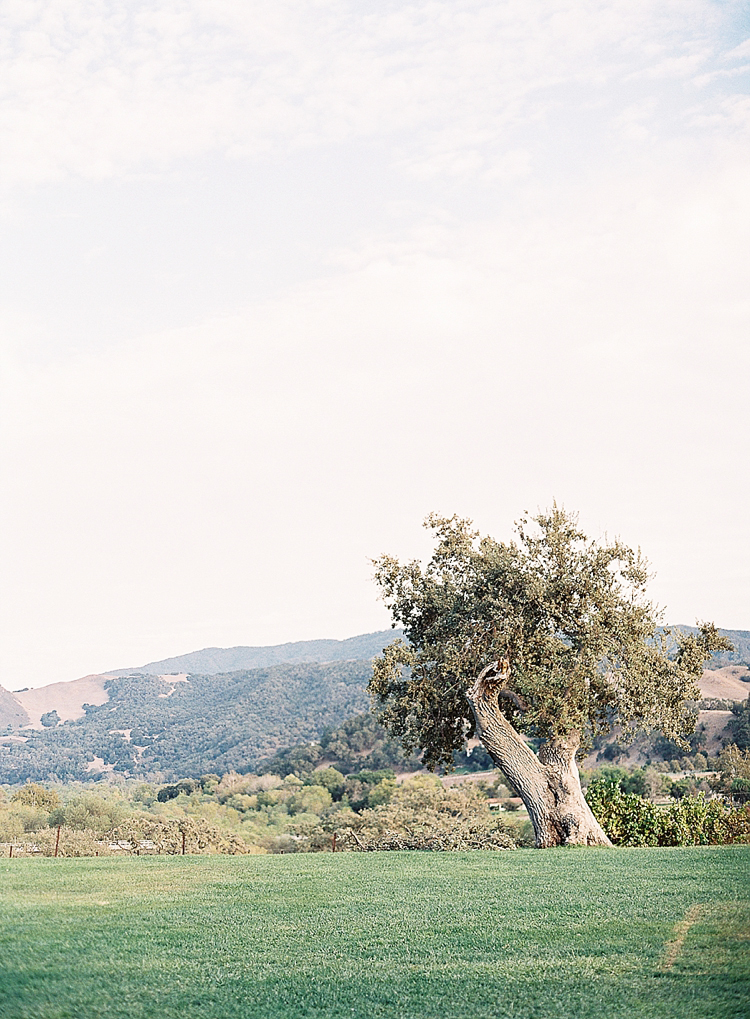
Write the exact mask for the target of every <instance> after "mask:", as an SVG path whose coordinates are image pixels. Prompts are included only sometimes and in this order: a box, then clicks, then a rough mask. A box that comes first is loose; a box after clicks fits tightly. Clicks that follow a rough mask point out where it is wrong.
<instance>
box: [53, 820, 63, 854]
mask: <svg viewBox="0 0 750 1019" xmlns="http://www.w3.org/2000/svg"><path fill="white" fill-rule="evenodd" d="M60 828H62V825H60V824H58V826H57V838H56V839H55V856H57V850H58V849H59V848H60Z"/></svg>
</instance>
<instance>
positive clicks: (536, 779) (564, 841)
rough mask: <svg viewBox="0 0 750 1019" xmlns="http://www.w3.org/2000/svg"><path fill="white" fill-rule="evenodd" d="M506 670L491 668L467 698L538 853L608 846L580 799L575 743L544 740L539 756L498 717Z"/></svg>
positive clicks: (495, 664) (571, 738)
mask: <svg viewBox="0 0 750 1019" xmlns="http://www.w3.org/2000/svg"><path fill="white" fill-rule="evenodd" d="M507 675H508V670H507V665H506V666H505V668H502V667H501V666H500V663H499V662H493V664H492V665H489V666H488V667H487V668H486V669H484V671H483V672H482V673H481V675H480V676H479V678H478V679H477V681H476V683H475V684H474V685H473V686H472V687H471V689H470V690H469V691H468V693H467V695H466V696H467V698H468V701H469V704H470V705H471V707H472V710H473V712H474V718H475V719H476V727H477V736H478V737H479V739H480V740H481V741H482V743H483V744H484V746H485V747H486V749H487V751H488V753H489V754H490V756H491V757H492V759H493V761H494V762H495V763H496V764H497V766H498V767H499V768H501V769H502V771H503V772H504V773H505V774H506V775H507V776H508V778H509V779H510V781H511V782H512V783H513V785H514V786H515V787H516V789H517V790H518V792H519V795H520V797H521V799H522V800H523V802H524V805H525V807H526V809H527V810H528V812H529V817H530V818H531V823H532V824H533V825H534V833H535V835H536V846H537V849H546V848H548V847H550V846H574V845H581V846H611V845H612V843H611V842H610V841H609V839H608V838H607V836H606V834H605V833H604V831H603V829H602V827H601V825H600V824H599V822H598V821H597V820H596V818H595V817H594V815H593V814H592V813H591V808H590V807H589V805H588V803H587V802H586V800H585V799H584V796H583V792H582V790H581V781H580V778H579V776H578V767H577V765H576V761H575V755H576V751H577V750H578V747H579V743H580V737H579V734H578V733H571V734H569V735H568V736H567V737H566V738H564V739H563V738H558V739H552V740H548V741H547V742H546V743H545V744H544V745H543V746H542V747H541V749H540V751H539V756H538V757H537V755H536V754H535V753H534V752H533V751H532V750H531V748H530V747H529V745H528V744H527V743H526V742H525V740H524V739H523V738H522V737H521V736H520V735H519V734H518V733H517V732H516V730H515V729H514V728H513V726H512V725H511V724H510V722H509V721H508V720H507V718H506V717H505V716H504V715H503V713H502V711H501V710H500V707H499V704H498V697H499V695H500V693H501V692H502V693H503V694H505V695H506V696H508V697H511V699H513V700H517V698H516V696H515V695H513V694H512V693H510V691H507V690H502V687H503V684H504V681H505V680H506V679H507Z"/></svg>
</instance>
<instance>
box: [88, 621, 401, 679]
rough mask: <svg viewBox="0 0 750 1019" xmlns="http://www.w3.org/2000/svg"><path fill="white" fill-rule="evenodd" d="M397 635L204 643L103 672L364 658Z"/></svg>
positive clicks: (200, 670)
mask: <svg viewBox="0 0 750 1019" xmlns="http://www.w3.org/2000/svg"><path fill="white" fill-rule="evenodd" d="M401 636H402V631H401V630H379V631H378V632H376V633H363V634H361V635H360V636H358V637H349V638H348V639H347V640H298V641H296V642H294V643H290V644H273V645H270V646H268V647H207V648H204V649H203V650H202V651H191V652H190V653H189V654H187V655H178V656H177V657H176V658H164V659H162V660H161V661H160V662H149V663H148V665H140V666H138V668H136V669H118V670H116V671H114V672H108V673H107V675H108V676H128V675H130V674H131V673H135V672H137V673H139V674H142V675H147V676H163V675H168V674H169V673H175V672H178V673H179V672H185V673H194V674H196V675H201V676H213V675H217V674H218V673H222V672H235V671H238V670H239V669H260V668H263V667H264V666H267V665H282V664H292V663H294V662H353V661H365V660H366V659H371V658H374V657H375V656H376V655H379V654H380V652H381V651H382V650H383V648H384V647H385V646H386V644H390V643H391V641H393V640H395V639H396V637H401Z"/></svg>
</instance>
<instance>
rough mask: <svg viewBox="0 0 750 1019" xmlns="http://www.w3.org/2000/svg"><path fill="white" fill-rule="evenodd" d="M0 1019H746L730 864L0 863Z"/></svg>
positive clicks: (607, 856) (744, 888)
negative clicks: (145, 1018)
mask: <svg viewBox="0 0 750 1019" xmlns="http://www.w3.org/2000/svg"><path fill="white" fill-rule="evenodd" d="M0 925H1V927H0V929H1V931H2V934H1V937H2V945H1V947H0V1015H1V1016H2V1017H3V1019H63V1017H65V1019H68V1017H70V1019H97V1017H99V1016H105V1017H113V1019H114V1017H117V1019H140V1017H149V1019H150V1017H154V1019H157V1017H158V1019H173V1017H174V1019H177V1017H179V1019H230V1017H231V1019H250V1017H252V1019H256V1017H257V1019H277V1017H282V1016H283V1017H285V1019H297V1017H302V1016H309V1017H334V1016H335V1017H352V1016H354V1017H373V1019H380V1017H383V1019H412V1017H413V1019H426V1017H429V1019H454V1017H455V1019H459V1017H461V1019H471V1017H477V1019H490V1017H492V1019H500V1017H506V1016H508V1017H524V1019H532V1017H540V1019H552V1017H554V1019H587V1017H597V1019H601V1017H607V1019H614V1017H623V1019H624V1017H627V1019H642V1017H648V1019H660V1017H668V1019H713V1017H722V1019H725V1017H726V1019H746V1017H748V1016H750V849H749V848H746V847H729V848H695V849H647V850H638V849H628V850H617V849H615V850H556V851H548V852H538V851H534V850H525V851H524V850H521V851H517V852H508V853H503V852H498V853H478V852H477V853H444V854H429V853H373V854H362V855H359V854H356V855H355V854H347V853H342V854H339V855H335V856H334V855H331V854H326V855H323V854H320V855H298V856H266V857H257V856H255V857H226V856H225V857H220V856H213V857H198V856H193V857H191V856H186V857H150V858H142V857H141V858H127V859H63V860H51V859H41V860H33V859H32V860H4V861H2V862H1V863H0Z"/></svg>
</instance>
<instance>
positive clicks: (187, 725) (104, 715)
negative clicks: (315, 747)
mask: <svg viewBox="0 0 750 1019" xmlns="http://www.w3.org/2000/svg"><path fill="white" fill-rule="evenodd" d="M399 636H401V631H400V630H383V631H380V632H378V633H367V634H361V635H360V636H358V637H351V638H349V639H348V640H311V641H298V642H296V643H289V644H279V645H275V646H271V647H237V648H206V649H204V650H202V651H194V652H192V653H191V654H187V655H180V656H178V657H176V658H166V659H163V660H162V661H159V662H150V663H149V664H147V665H144V666H141V667H140V668H138V669H136V670H132V669H120V670H115V671H113V672H110V673H105V674H102V675H95V676H84V677H83V678H82V679H77V680H73V681H71V682H68V683H52V684H50V685H49V686H46V687H38V688H36V689H31V690H21V691H17V692H16V693H15V694H11V693H8V691H5V690H2V688H0V728H7V729H8V730H10V731H9V732H8V734H7V735H5V736H0V782H20V781H30V780H45V779H50V778H53V777H56V778H59V779H61V780H71V779H79V780H85V779H90V778H92V777H93V776H94V775H95V774H97V773H99V772H111V771H117V772H120V773H122V774H125V775H132V776H140V777H143V778H156V779H159V780H162V779H170V778H175V777H180V776H185V775H200V774H201V773H205V772H208V771H215V770H219V771H227V770H231V769H232V768H235V769H242V770H244V771H247V770H249V769H250V768H251V767H254V766H255V764H257V763H258V762H259V761H260V760H261V759H262V758H264V757H268V756H270V755H272V754H273V753H274V752H275V751H276V750H278V749H279V748H280V747H283V746H288V745H289V744H291V743H298V742H300V741H304V740H312V739H317V738H319V737H320V735H321V734H322V733H323V731H324V730H325V729H326V728H329V727H331V726H336V725H340V724H341V723H342V722H343V721H344V720H345V719H347V718H349V717H351V716H352V715H355V714H358V713H360V712H363V711H366V710H367V709H368V707H369V699H368V696H367V693H366V687H367V683H368V681H369V678H370V675H371V673H372V665H371V662H372V659H373V658H374V657H375V656H376V655H378V654H379V653H380V652H381V651H382V650H383V648H384V647H385V646H386V645H387V644H389V643H390V642H391V641H392V640H393V639H394V638H396V637H399ZM53 713H56V715H55V714H53ZM43 716H45V717H44V721H43ZM58 720H59V723H60V724H55V723H56V722H58ZM44 723H47V724H46V725H45V724H44ZM19 727H23V728H19Z"/></svg>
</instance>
